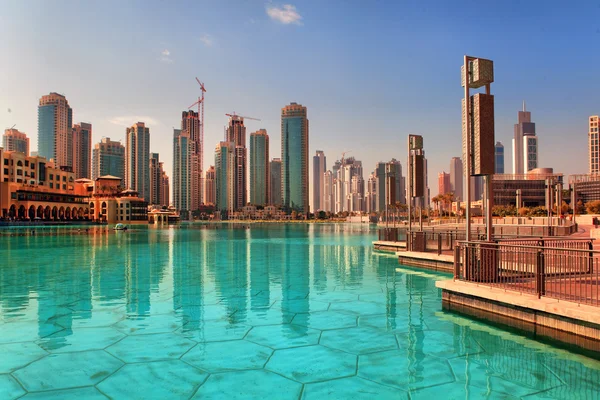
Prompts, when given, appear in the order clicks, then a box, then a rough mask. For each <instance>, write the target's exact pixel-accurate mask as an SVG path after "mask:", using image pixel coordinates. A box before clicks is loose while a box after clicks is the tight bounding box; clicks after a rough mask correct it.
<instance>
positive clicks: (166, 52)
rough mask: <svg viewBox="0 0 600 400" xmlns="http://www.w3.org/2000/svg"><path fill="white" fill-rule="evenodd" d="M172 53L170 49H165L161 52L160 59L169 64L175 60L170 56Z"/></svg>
mask: <svg viewBox="0 0 600 400" xmlns="http://www.w3.org/2000/svg"><path fill="white" fill-rule="evenodd" d="M170 55H171V52H170V51H169V50H168V49H164V50H163V51H161V52H160V61H162V62H164V63H167V64H171V63H172V62H173V59H172V58H171V57H170Z"/></svg>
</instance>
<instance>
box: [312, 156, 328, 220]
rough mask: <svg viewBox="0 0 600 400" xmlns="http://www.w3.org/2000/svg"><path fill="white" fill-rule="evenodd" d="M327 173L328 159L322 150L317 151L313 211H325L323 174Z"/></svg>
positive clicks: (314, 158)
mask: <svg viewBox="0 0 600 400" xmlns="http://www.w3.org/2000/svg"><path fill="white" fill-rule="evenodd" d="M325 171H327V158H326V157H325V153H323V151H322V150H317V153H316V154H315V155H314V156H313V210H314V211H315V212H317V211H319V210H324V208H325V205H324V200H323V196H324V191H323V190H324V188H323V185H324V182H323V176H324V175H323V174H325Z"/></svg>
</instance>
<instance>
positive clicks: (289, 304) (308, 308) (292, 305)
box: [273, 299, 329, 313]
mask: <svg viewBox="0 0 600 400" xmlns="http://www.w3.org/2000/svg"><path fill="white" fill-rule="evenodd" d="M273 307H277V308H280V309H282V310H285V311H288V312H291V313H307V312H315V311H326V310H327V309H328V308H329V303H327V302H322V301H316V300H310V301H309V300H307V299H297V300H277V301H276V302H275V304H273Z"/></svg>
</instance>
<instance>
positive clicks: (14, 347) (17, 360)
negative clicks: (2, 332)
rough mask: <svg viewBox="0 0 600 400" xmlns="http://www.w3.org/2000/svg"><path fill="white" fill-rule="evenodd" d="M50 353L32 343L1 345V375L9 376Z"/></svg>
mask: <svg viewBox="0 0 600 400" xmlns="http://www.w3.org/2000/svg"><path fill="white" fill-rule="evenodd" d="M47 354H48V353H47V352H46V351H44V350H42V349H41V348H40V347H39V346H38V345H37V344H35V343H32V342H25V343H10V344H2V345H0V374H9V373H11V372H13V371H14V370H16V369H18V368H21V367H23V366H25V365H27V364H29V363H30V362H32V361H35V360H38V359H40V358H42V357H44V356H46V355H47Z"/></svg>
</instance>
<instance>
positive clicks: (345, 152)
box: [342, 150, 352, 165]
mask: <svg viewBox="0 0 600 400" xmlns="http://www.w3.org/2000/svg"><path fill="white" fill-rule="evenodd" d="M348 153H352V150H346V151H344V152H342V165H344V157H346V154H348Z"/></svg>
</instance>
